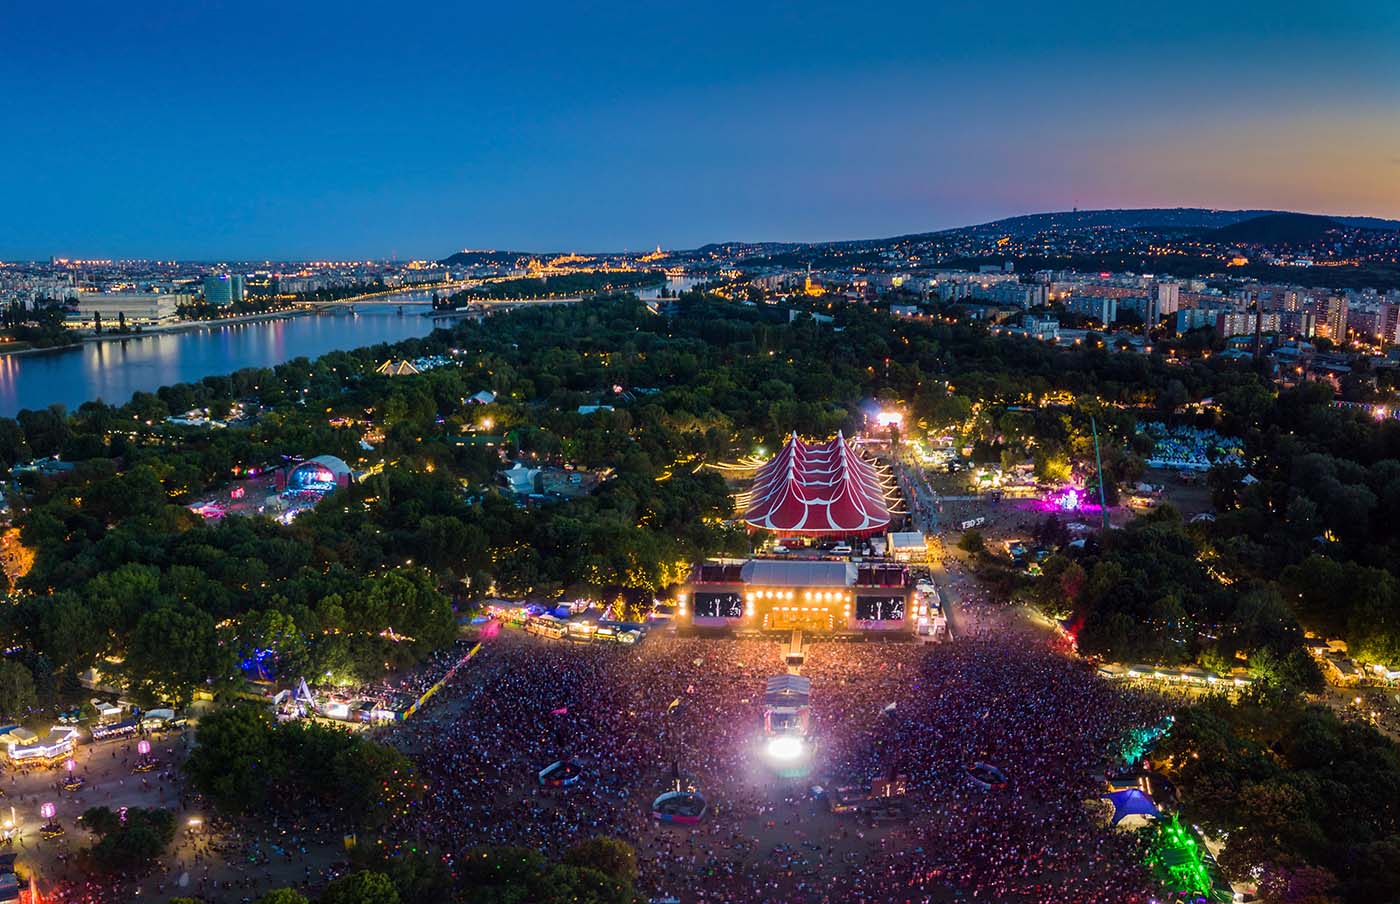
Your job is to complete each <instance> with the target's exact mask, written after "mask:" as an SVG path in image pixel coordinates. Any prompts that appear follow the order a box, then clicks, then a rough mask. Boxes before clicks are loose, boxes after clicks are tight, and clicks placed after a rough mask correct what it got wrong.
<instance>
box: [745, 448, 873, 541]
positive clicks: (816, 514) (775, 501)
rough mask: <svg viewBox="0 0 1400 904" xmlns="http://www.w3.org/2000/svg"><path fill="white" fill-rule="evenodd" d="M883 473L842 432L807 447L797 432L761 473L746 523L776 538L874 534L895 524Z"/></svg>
mask: <svg viewBox="0 0 1400 904" xmlns="http://www.w3.org/2000/svg"><path fill="white" fill-rule="evenodd" d="M886 493H887V491H886V487H885V484H884V482H883V481H882V480H881V478H880V475H879V474H877V473H876V471H875V469H874V468H873V467H872V466H871V465H870V464H869V463H867V462H866V461H865V460H864V459H862V458H861V457H860V455H859V454H858V453H857V452H856V451H855V450H854V449H853V448H851V446H850V444H849V443H847V442H846V439H845V437H843V436H842V435H841V434H839V433H838V434H837V435H836V436H835V438H833V439H830V440H828V441H826V442H824V443H808V442H804V441H803V440H800V439H798V438H797V434H795V433H794V434H793V435H792V436H791V437H790V438H789V439H788V441H787V442H786V443H784V444H783V448H782V450H781V451H780V452H778V454H777V455H775V456H773V458H772V460H770V461H769V462H768V463H767V464H765V465H763V467H761V468H759V469H758V473H757V474H756V475H755V476H754V481H753V487H752V488H751V489H750V490H749V492H748V493H747V494H746V496H745V497H744V500H743V501H744V503H745V511H744V521H745V522H747V523H748V524H749V526H751V527H755V528H759V529H762V530H770V531H773V532H774V533H777V534H807V535H822V534H825V535H830V536H853V535H869V534H876V533H879V532H881V531H883V530H884V529H885V528H886V527H888V526H889V523H890V512H889V507H888V504H887V502H886Z"/></svg>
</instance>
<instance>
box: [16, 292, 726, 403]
mask: <svg viewBox="0 0 1400 904" xmlns="http://www.w3.org/2000/svg"><path fill="white" fill-rule="evenodd" d="M698 281H699V280H697V279H695V278H693V277H675V278H672V279H670V280H669V286H670V288H671V290H672V291H681V290H683V289H688V288H690V287H691V286H692V285H694V284H695V283H697V282H698ZM639 294H640V295H641V297H643V298H656V297H657V296H658V295H659V294H660V289H659V288H654V289H645V290H643V291H642V292H640V293H639ZM431 296H432V293H431V292H424V291H421V290H419V291H405V292H403V293H401V294H394V295H387V296H383V297H381V298H376V299H374V300H373V301H372V302H356V303H355V312H356V313H354V314H348V313H345V311H344V309H341V310H340V311H335V312H333V311H327V312H325V313H322V314H299V315H296V316H290V317H280V318H277V319H275V320H255V321H248V322H244V323H225V324H210V325H208V326H201V327H197V328H193V329H188V330H181V331H178V332H168V333H150V334H148V335H145V336H132V337H131V338H129V339H120V340H110V341H107V342H87V343H84V344H83V345H81V346H74V347H72V348H64V349H55V350H54V351H47V352H36V353H33V354H26V355H0V417H14V416H15V415H16V414H18V413H19V412H20V411H21V410H23V409H25V408H30V409H38V408H45V407H47V406H49V405H53V404H55V403H57V404H61V405H66V406H67V407H68V410H69V411H72V410H74V409H76V408H77V407H78V406H79V405H81V404H82V403H83V402H87V401H91V400H93V399H102V400H103V401H104V402H109V403H111V404H114V405H121V404H125V403H126V402H127V401H129V400H130V399H131V396H132V394H133V393H137V392H154V391H155V390H157V389H159V388H160V387H162V386H170V385H172V384H174V383H193V382H196V381H198V380H201V379H203V378H204V377H207V376H210V375H212V374H228V373H233V372H234V371H235V370H242V369H243V368H245V367H271V366H273V365H275V364H281V363H283V362H284V361H290V360H292V359H293V358H316V357H318V356H320V355H324V354H325V353H326V352H333V351H341V350H344V349H351V348H363V347H364V346H367V345H378V344H379V343H381V342H398V341H399V340H400V339H411V338H414V337H418V336H426V335H427V334H428V333H430V332H432V330H433V326H434V321H433V319H432V318H431V317H424V316H423V315H424V314H425V313H426V312H427V311H428V307H427V306H426V305H423V304H415V305H408V306H405V307H404V308H403V315H402V316H400V315H399V305H398V302H401V301H417V302H423V301H428V300H430V299H431ZM444 325H450V321H449V322H446V323H445V324H444Z"/></svg>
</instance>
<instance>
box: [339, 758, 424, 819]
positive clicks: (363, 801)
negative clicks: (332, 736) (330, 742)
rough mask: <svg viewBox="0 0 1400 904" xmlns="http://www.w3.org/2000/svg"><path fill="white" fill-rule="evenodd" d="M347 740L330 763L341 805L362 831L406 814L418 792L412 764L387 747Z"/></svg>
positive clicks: (418, 788)
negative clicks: (345, 744)
mask: <svg viewBox="0 0 1400 904" xmlns="http://www.w3.org/2000/svg"><path fill="white" fill-rule="evenodd" d="M349 741H350V743H349V744H348V745H347V746H346V747H345V748H344V749H343V750H341V751H340V752H339V753H337V754H336V755H335V757H334V759H333V761H332V762H331V771H332V774H333V775H334V776H335V779H336V785H337V793H336V798H337V800H338V802H339V803H340V805H341V806H343V807H344V808H345V810H346V811H347V812H348V813H349V814H350V815H351V817H352V818H353V819H355V821H356V822H357V823H358V824H359V825H360V826H362V827H365V828H377V827H380V826H383V825H384V824H386V823H388V822H389V821H390V820H392V819H393V818H394V817H396V816H403V815H405V814H406V813H407V812H408V809H409V807H411V806H412V804H413V802H414V801H415V800H417V798H418V793H419V790H420V786H419V785H418V783H417V782H415V781H414V780H413V763H412V762H411V761H410V760H409V759H408V757H406V756H404V755H403V754H402V753H400V752H399V751H397V750H395V749H394V748H392V747H390V746H388V745H387V744H380V743H377V742H374V741H368V740H365V739H364V738H359V737H354V738H350V739H349Z"/></svg>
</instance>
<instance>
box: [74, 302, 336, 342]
mask: <svg viewBox="0 0 1400 904" xmlns="http://www.w3.org/2000/svg"><path fill="white" fill-rule="evenodd" d="M314 313H315V311H313V310H311V309H310V308H295V309H293V310H290V311H263V312H261V313H257V314H240V315H238V316H236V317H220V318H219V319H217V320H177V321H175V322H174V323H158V324H155V325H154V326H143V327H142V328H141V329H140V330H139V331H134V332H130V333H101V334H92V335H88V336H84V337H83V341H84V342H116V341H120V340H123V339H140V338H142V337H143V336H159V335H162V334H169V333H187V332H189V331H190V330H198V329H215V328H217V327H221V326H236V325H238V324H242V323H261V322H263V321H268V320H284V319H289V318H292V317H301V316H304V315H306V314H314ZM64 347H65V348H73V347H74V346H64Z"/></svg>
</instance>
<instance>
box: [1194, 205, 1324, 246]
mask: <svg viewBox="0 0 1400 904" xmlns="http://www.w3.org/2000/svg"><path fill="white" fill-rule="evenodd" d="M1345 228H1347V227H1346V226H1344V225H1343V224H1341V223H1339V222H1337V221H1336V220H1334V219H1332V218H1331V217H1320V216H1316V215H1314V214H1310V213H1269V214H1264V215H1263V216H1260V217H1253V218H1251V219H1248V220H1241V221H1240V222H1238V223H1231V224H1230V225H1229V226H1222V227H1220V228H1219V229H1212V230H1211V231H1210V232H1207V233H1205V234H1204V235H1203V236H1202V238H1204V239H1206V240H1208V241H1214V242H1219V243H1221V244H1225V245H1231V244H1240V245H1307V244H1311V243H1313V242H1316V241H1319V240H1321V239H1323V238H1324V237H1326V235H1327V234H1328V233H1330V232H1336V231H1337V230H1339V229H1345Z"/></svg>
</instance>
